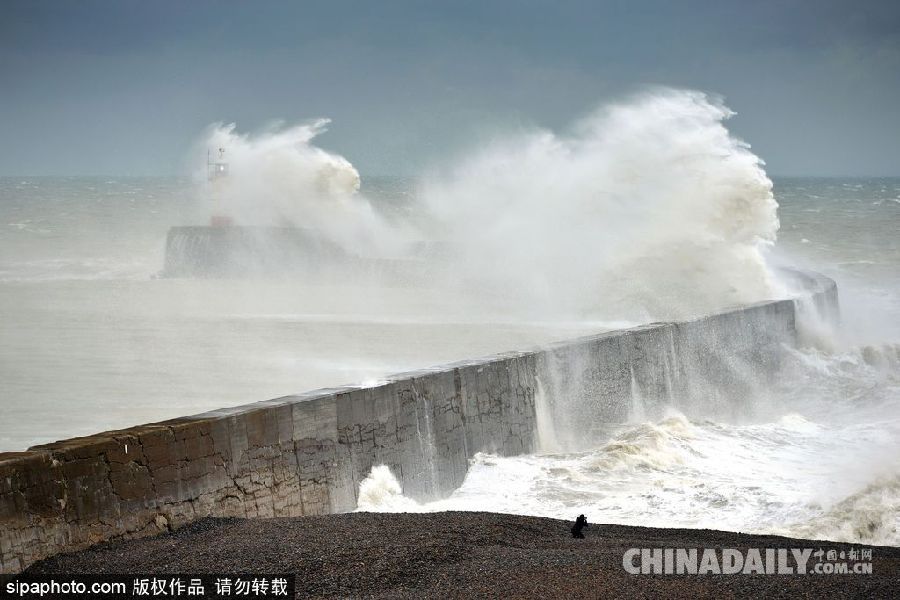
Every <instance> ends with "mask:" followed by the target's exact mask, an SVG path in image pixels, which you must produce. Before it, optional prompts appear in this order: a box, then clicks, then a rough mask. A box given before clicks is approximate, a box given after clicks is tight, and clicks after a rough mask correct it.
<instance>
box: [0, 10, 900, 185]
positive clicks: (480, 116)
mask: <svg viewBox="0 0 900 600" xmlns="http://www.w3.org/2000/svg"><path fill="white" fill-rule="evenodd" d="M654 84H663V85H669V86H676V87H688V88H694V89H700V90H704V91H710V92H715V93H718V94H721V95H723V96H724V97H725V99H726V102H727V104H728V105H729V106H730V107H731V108H732V109H734V110H735V111H737V113H738V116H737V117H735V118H734V119H733V120H732V122H731V125H730V126H731V127H732V129H733V130H734V131H736V132H737V133H738V134H739V135H740V136H741V137H743V138H744V139H745V140H746V141H748V142H749V143H750V144H751V145H752V146H753V148H754V150H755V151H756V152H757V153H758V154H759V155H760V156H762V157H763V158H764V159H765V160H766V162H767V163H768V165H769V167H768V170H769V172H770V173H773V174H776V175H778V174H781V175H791V174H797V175H898V174H900V1H898V0H885V1H867V0H855V1H845V2H834V1H831V0H778V1H767V0H763V1H760V0H756V1H753V2H748V1H744V0H741V1H730V0H727V1H726V0H710V1H702V2H701V1H690V0H679V1H671V0H659V1H641V0H627V1H622V2H618V1H606V2H604V1H600V0H593V1H583V2H582V1H572V2H567V1H564V0H553V1H526V0H522V1H511V0H509V1H490V0H476V1H471V2H470V1H463V0H447V1H445V2H426V1H422V0H420V1H409V2H405V1H388V0H384V1H371V0H370V1H363V0H361V1H359V2H344V1H340V0H329V1H327V2H299V1H298V2H268V1H257V2H210V1H204V0H190V1H179V2H167V1H161V0H153V1H143V0H141V1H131V0H109V1H105V2H96V1H79V2H68V1H64V0H58V1H55V2H45V1H41V0H25V1H19V0H2V2H0V175H11V174H15V175H20V174H174V173H181V172H183V171H184V169H185V165H186V164H187V160H186V159H187V156H186V155H187V153H188V151H189V149H190V147H191V144H192V142H193V140H195V139H196V138H197V136H198V135H199V133H200V132H201V131H202V130H203V128H204V127H205V126H206V125H207V124H209V123H211V122H214V121H226V122H232V121H233V122H237V124H238V128H239V129H240V130H249V131H252V130H254V129H258V128H260V127H263V126H264V125H266V124H267V123H269V122H271V121H272V120H274V119H283V120H285V121H287V122H297V121H302V120H306V119H310V118H315V117H330V118H332V119H333V123H332V125H331V128H330V131H329V132H328V133H327V134H326V135H325V136H323V137H322V138H321V140H320V143H321V145H323V146H324V147H326V148H328V149H330V150H334V151H337V152H339V153H341V154H343V155H344V156H346V157H347V158H348V159H349V160H350V161H351V162H353V164H354V165H356V166H357V168H358V169H359V170H360V171H361V172H362V173H363V174H414V173H416V172H419V171H420V170H421V169H423V168H428V167H430V166H432V165H435V164H440V162H441V161H442V160H444V159H446V157H447V156H448V155H452V154H455V153H457V152H460V151H461V150H462V149H463V148H466V147H470V146H472V145H475V144H478V143H479V141H484V140H486V139H489V138H490V137H492V136H495V135H502V133H503V132H504V131H509V130H517V129H521V128H523V127H531V126H542V127H550V128H554V129H561V128H565V127H566V126H567V125H568V124H569V123H571V122H572V121H573V120H575V119H577V118H578V117H580V116H582V115H584V114H585V113H587V112H589V111H590V110H591V109H592V108H593V107H595V106H597V105H599V104H601V103H603V102H604V101H608V100H616V99H621V98H623V97H626V96H627V95H628V94H629V93H633V92H635V91H636V90H640V89H641V88H642V87H644V86H647V85H654Z"/></svg>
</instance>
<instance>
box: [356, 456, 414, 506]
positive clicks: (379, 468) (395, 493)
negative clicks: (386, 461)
mask: <svg viewBox="0 0 900 600" xmlns="http://www.w3.org/2000/svg"><path fill="white" fill-rule="evenodd" d="M418 506H419V505H418V504H417V503H416V501H415V500H412V499H410V498H407V497H406V496H404V495H403V488H402V487H401V486H400V482H399V481H397V478H396V477H395V476H394V474H393V473H392V472H391V469H390V468H389V467H388V466H387V465H376V466H374V467H372V470H371V471H370V473H369V475H368V476H367V477H366V478H365V479H363V480H362V481H361V482H360V484H359V499H358V500H357V508H356V509H357V510H358V511H366V512H418V511H419V510H421V509H419V508H418Z"/></svg>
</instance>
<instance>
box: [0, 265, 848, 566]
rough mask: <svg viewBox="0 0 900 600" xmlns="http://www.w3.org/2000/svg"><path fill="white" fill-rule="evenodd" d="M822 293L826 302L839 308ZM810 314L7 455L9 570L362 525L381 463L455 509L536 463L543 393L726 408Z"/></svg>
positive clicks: (421, 375)
mask: <svg viewBox="0 0 900 600" xmlns="http://www.w3.org/2000/svg"><path fill="white" fill-rule="evenodd" d="M822 281H825V282H826V283H827V281H826V280H822ZM820 283H822V282H820ZM823 285H824V284H823ZM823 285H820V286H819V287H816V289H815V291H814V292H812V296H814V297H815V298H817V299H818V300H816V301H819V300H821V303H822V304H823V306H824V305H828V304H829V299H828V297H827V296H828V294H829V293H831V294H832V296H833V300H834V302H835V303H836V292H834V288H833V283H832V287H831V288H829V289H830V290H831V292H829V289H826V288H825V287H823ZM795 311H796V304H795V302H792V301H788V300H785V301H776V302H767V303H762V304H759V305H755V306H750V307H742V308H738V309H735V310H730V311H725V312H723V313H721V314H717V315H712V316H709V317H704V318H703V319H698V320H694V321H690V322H685V323H661V324H653V325H647V326H644V327H639V328H635V329H629V330H624V331H615V332H609V333H604V334H601V335H596V336H590V337H585V338H580V339H577V340H573V341H570V342H565V343H560V344H556V345H554V346H552V347H549V348H542V349H536V350H532V351H527V352H516V353H509V354H503V355H497V356H492V357H488V358H484V359H480V360H475V361H470V362H465V363H459V364H454V365H447V366H445V367H440V368H435V369H430V370H425V371H418V372H414V373H406V374H400V375H396V376H394V377H392V378H390V380H389V381H387V382H385V383H383V384H380V385H377V386H374V387H367V388H354V387H344V388H335V389H325V390H316V391H313V392H308V393H305V394H300V395H296V396H287V397H284V398H278V399H275V400H270V401H266V402H259V403H256V404H251V405H246V406H240V407H236V408H231V409H225V410H220V411H214V412H210V413H205V414H201V415H196V416H192V417H184V418H180V419H174V420H172V421H166V422H162V423H155V424H150V425H143V426H139V427H133V428H130V429H126V430H122V431H112V432H106V433H101V434H98V435H95V436H90V437H85V438H76V439H71V440H65V441H61V442H56V443H53V444H48V445H44V446H37V447H34V448H31V449H30V450H29V451H27V452H19V453H5V454H0V572H17V571H19V570H21V569H23V568H25V567H27V566H28V565H29V564H31V563H32V562H34V561H36V560H39V559H41V558H44V557H46V556H49V555H51V554H54V553H56V552H60V551H63V550H74V549H78V548H84V547H86V546H89V545H91V544H94V543H97V542H99V541H102V540H107V539H110V538H114V537H121V536H126V537H127V536H144V535H152V534H155V533H158V532H160V531H163V530H166V529H171V528H176V527H179V526H181V525H183V524H185V523H188V522H191V521H193V520H195V519H198V518H201V517H204V516H208V515H214V516H241V517H244V516H246V517H255V516H296V515H310V514H323V513H331V512H341V511H349V510H352V509H353V508H355V506H356V494H357V493H358V487H359V483H360V481H361V480H362V479H363V478H364V477H366V475H367V474H368V473H369V470H370V469H371V467H372V466H373V465H376V464H387V465H389V466H390V467H391V470H392V471H393V472H394V473H395V474H396V475H397V477H398V478H399V479H400V481H401V483H402V484H403V487H404V493H406V494H408V495H410V496H411V497H413V498H417V499H427V498H434V497H439V496H443V495H446V494H448V493H449V492H450V491H452V490H453V489H455V488H456V487H457V486H458V485H459V484H460V483H461V482H462V480H463V478H464V477H465V474H466V469H467V466H468V459H469V458H470V457H472V456H473V455H474V454H475V453H476V452H479V451H490V452H495V453H499V454H503V455H513V454H520V453H525V452H530V451H533V450H534V449H535V445H536V410H535V394H536V390H538V389H543V395H544V396H547V397H549V398H550V399H551V402H553V404H554V408H555V409H556V411H557V413H561V412H562V411H561V408H562V407H563V405H564V402H567V401H577V402H579V403H580V404H578V405H577V409H578V411H580V413H579V414H578V415H577V419H574V420H573V421H572V423H569V425H571V426H572V428H573V431H584V430H588V429H590V426H591V424H592V423H598V422H602V421H606V422H610V421H612V422H615V421H621V420H622V419H624V418H625V416H627V414H628V411H629V410H630V409H631V407H632V405H633V403H634V398H635V387H636V386H638V387H640V388H641V393H640V398H641V402H643V403H645V404H646V406H647V407H650V408H652V406H653V405H654V403H657V404H658V403H660V402H662V401H672V402H676V403H677V402H678V398H679V397H681V391H683V390H684V389H686V387H685V386H687V380H688V378H689V375H690V373H692V372H695V371H698V372H702V373H703V374H704V376H703V378H702V381H703V384H704V385H708V386H709V389H710V390H711V391H712V392H715V393H711V394H710V395H709V398H711V400H710V401H711V402H713V403H715V402H718V401H719V400H721V399H722V398H725V397H726V395H728V394H732V395H731V396H728V397H734V396H733V393H734V391H735V390H740V389H741V386H742V385H745V384H747V382H745V381H743V375H742V372H743V371H742V369H743V367H745V366H747V367H749V366H752V367H753V368H754V369H756V370H757V371H762V372H767V371H771V370H774V369H776V368H777V363H778V360H779V356H780V348H781V347H782V344H784V343H792V342H793V341H794V337H795V332H796V328H795ZM727 356H731V357H736V358H734V359H729V360H733V361H735V362H733V363H732V364H721V361H722V360H724V359H723V358H722V357H727ZM760 367H762V368H761V369H760ZM748 381H749V379H748ZM694 384H695V381H692V382H691V385H692V386H693V385H694ZM573 399H574V400H573ZM568 408H571V406H569V407H568ZM569 413H570V414H571V410H570V411H569ZM559 418H560V419H564V415H562V414H560V417H559ZM561 422H562V423H563V425H565V424H566V423H565V421H561ZM575 423H577V424H578V426H577V427H576V426H575V425H574V424H575Z"/></svg>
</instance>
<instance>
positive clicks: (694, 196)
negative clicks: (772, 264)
mask: <svg viewBox="0 0 900 600" xmlns="http://www.w3.org/2000/svg"><path fill="white" fill-rule="evenodd" d="M731 115H732V113H731V111H730V110H729V109H728V108H726V107H725V106H724V105H723V104H721V102H719V101H717V100H715V99H711V98H709V97H707V96H706V95H704V94H701V93H698V92H687V91H676V90H660V91H658V92H656V93H647V94H643V95H641V96H638V97H635V98H633V99H632V100H631V101H629V102H627V103H622V104H615V105H611V106H606V107H603V108H601V109H599V110H597V111H596V112H595V113H594V114H592V115H590V116H588V117H587V118H585V119H583V120H581V121H580V122H578V123H577V124H576V125H575V127H574V128H573V130H572V131H571V132H570V133H568V134H566V135H561V134H556V133H553V132H550V131H532V132H524V133H522V134H521V135H519V136H515V137H512V138H510V139H504V140H499V141H497V142H495V143H494V144H493V145H492V146H491V147H488V148H486V149H483V150H478V151H476V152H474V153H473V154H472V155H471V156H467V157H465V158H464V159H463V160H462V162H461V164H459V165H457V166H456V167H454V168H451V169H449V170H448V172H447V173H445V174H442V175H439V176H436V177H435V178H433V179H431V180H429V181H427V182H426V184H425V187H424V190H423V196H424V202H425V204H426V206H427V208H428V209H429V210H428V212H429V214H433V215H434V216H435V221H436V226H435V230H436V231H439V232H440V235H441V236H442V238H443V239H446V240H450V243H451V244H453V245H454V250H455V253H456V256H458V257H459V262H458V264H455V265H454V267H455V268H454V270H453V278H454V279H456V280H460V281H465V282H466V284H467V285H475V286H478V287H483V288H486V289H505V290H513V291H514V292H515V293H514V295H513V296H514V300H512V302H513V303H516V304H519V305H521V306H523V307H524V308H526V309H531V310H534V311H535V312H539V313H541V314H548V313H550V314H558V313H560V312H566V311H569V312H571V313H573V314H577V315H579V316H582V317H584V316H588V315H590V316H594V317H600V318H603V319H625V320H633V321H646V320H659V319H666V318H678V317H684V316H687V315H696V314H701V313H704V312H708V311H709V310H712V309H716V308H721V307H722V306H728V305H734V304H739V303H744V302H753V301H757V300H761V299H764V298H768V297H771V296H772V295H773V294H774V293H775V291H776V285H775V282H774V280H773V278H772V277H771V275H770V274H769V271H768V269H767V268H766V264H765V259H764V251H765V249H766V247H767V246H768V245H769V244H771V243H772V242H773V241H774V240H775V234H776V231H777V229H778V219H777V216H776V208H777V204H776V202H775V199H774V197H773V195H772V182H771V181H770V180H769V178H768V177H767V176H766V174H765V172H764V171H763V169H762V165H761V162H760V160H759V159H758V158H757V157H756V156H755V155H754V154H753V153H752V152H750V150H749V147H748V146H747V145H746V144H744V143H743V142H741V141H740V140H737V139H736V138H734V137H733V136H731V135H730V134H729V132H728V130H727V129H726V128H725V126H724V121H725V120H726V119H727V118H729V117H730V116H731ZM488 257H489V258H488Z"/></svg>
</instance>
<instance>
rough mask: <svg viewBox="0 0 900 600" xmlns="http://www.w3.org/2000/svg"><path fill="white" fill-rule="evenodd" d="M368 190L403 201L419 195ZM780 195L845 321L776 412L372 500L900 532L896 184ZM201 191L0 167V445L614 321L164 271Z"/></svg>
mask: <svg viewBox="0 0 900 600" xmlns="http://www.w3.org/2000/svg"><path fill="white" fill-rule="evenodd" d="M367 185H368V186H369V188H368V189H367V187H366V186H367ZM363 189H364V191H368V193H369V195H370V198H372V199H373V201H374V202H376V203H379V202H380V203H382V204H381V208H382V209H383V212H385V213H387V214H388V215H389V216H391V215H393V216H397V215H403V214H404V211H405V210H407V205H408V203H407V202H406V201H405V200H404V198H408V197H409V196H410V195H412V194H413V190H412V187H411V185H410V184H409V183H408V182H404V181H401V180H389V179H385V180H376V181H375V182H369V183H366V181H365V180H364V186H363ZM775 195H776V198H777V199H778V201H779V203H780V205H781V206H780V209H779V216H780V219H781V230H780V232H779V242H778V244H777V245H776V248H775V251H774V253H773V254H772V256H771V260H772V261H773V262H778V261H781V262H786V263H790V264H800V265H801V266H806V267H810V268H815V269H817V270H820V271H823V272H825V273H826V274H828V275H830V276H832V277H834V278H835V279H836V280H837V281H838V284H839V286H840V291H841V297H842V306H843V310H844V317H845V322H846V325H847V327H846V330H845V331H843V332H842V333H840V334H839V335H838V336H837V337H836V338H835V339H834V340H833V343H832V345H831V346H830V347H826V346H823V347H820V348H817V349H814V348H809V349H804V350H800V351H797V352H795V353H793V354H792V358H791V361H790V364H789V365H788V369H787V372H786V375H785V377H784V379H783V381H782V382H781V384H780V385H779V386H777V387H776V388H774V389H772V390H769V393H768V394H767V397H766V398H765V399H764V401H765V403H766V405H767V406H769V407H770V409H769V410H768V411H767V412H766V413H765V414H764V415H762V416H760V415H759V414H757V416H756V417H755V419H754V420H752V421H750V420H748V421H746V422H732V423H725V422H713V421H707V420H703V419H698V418H696V417H694V418H687V417H685V416H684V415H682V414H680V413H677V412H674V411H672V412H670V414H669V415H668V416H667V417H666V418H665V419H662V420H660V421H655V422H639V421H635V422H632V423H629V424H624V425H621V426H618V427H615V428H613V429H611V430H609V431H608V435H607V437H606V438H605V439H602V440H597V443H596V444H595V445H594V446H593V447H591V448H588V449H585V450H582V451H580V452H575V453H566V454H541V455H533V456H524V457H516V458H499V457H494V456H489V455H479V456H478V457H476V459H475V460H474V461H473V465H472V468H471V470H470V473H469V475H468V477H467V479H466V481H465V484H464V485H463V486H462V488H461V489H460V490H458V491H457V492H456V493H454V494H453V496H452V497H450V498H448V499H445V500H441V501H438V502H437V503H433V504H429V505H425V506H420V505H416V504H415V503H413V502H412V501H410V500H408V499H405V498H403V497H402V496H399V495H398V493H397V491H396V490H394V492H392V491H391V485H390V481H389V480H390V477H389V474H387V475H385V474H383V473H382V474H381V475H380V477H381V479H379V480H378V481H376V482H375V484H373V485H372V486H371V487H372V488H373V490H375V491H374V492H373V493H372V494H370V495H367V496H366V497H365V498H364V501H363V508H368V509H382V510H384V509H402V510H436V509H445V508H463V509H487V510H499V511H508V512H523V513H529V514H542V515H549V516H557V517H563V518H571V517H572V516H574V515H576V514H579V513H582V512H583V513H585V514H587V515H588V516H589V518H590V519H591V520H593V521H606V522H621V523H634V524H647V525H665V526H687V527H716V528H724V529H733V530H741V531H773V532H782V533H791V534H795V535H804V536H810V537H827V538H832V539H849V540H860V541H867V542H872V543H888V544H895V545H896V544H898V543H900V537H898V529H900V523H898V519H900V480H898V473H900V465H898V457H900V359H898V346H897V345H896V344H897V343H898V342H900V236H898V232H900V180H898V179H861V180H841V179H784V180H776V188H775ZM193 197H194V190H193V189H192V185H191V183H190V182H189V181H187V180H178V179H109V178H3V179H0V315H2V317H0V451H3V450H20V449H23V448H25V447H27V446H29V445H32V444H36V443H42V442H47V441H52V440H54V439H59V438H64V437H69V436H74V435H83V434H89V433H95V432H97V431H100V430H104V429H110V428H118V427H125V426H129V425H134V424H137V423H141V422H146V421H151V420H159V419H163V418H168V417H174V416H179V415H184V414H189V413H195V412H200V411H203V410H207V409H213V408H219V407H223V406H229V405H237V404H242V403H246V402H252V401H256V400H261V399H266V398H270V397H274V396H278V395H284V394H289V393H293V392H298V391H302V390H307V389H311V388H315V387H320V386H325V385H333V384H340V383H348V382H359V381H363V380H366V379H373V378H378V377H380V376H383V375H385V374H388V373H390V372H395V371H403V370H406V369H411V368H415V367H421V366H427V365H431V364H438V363H442V362H447V361H451V360H456V359H461V358H466V357H471V356H474V355H480V354H486V353H489V352H495V351H502V350H508V349H513V348H521V347H526V346H531V345H534V344H536V343H540V342H544V341H548V340H551V339H559V338H564V337H569V336H571V335H575V334H578V333H584V332H588V331H595V330H597V329H598V328H601V327H604V326H607V325H609V326H612V325H614V324H607V323H601V322H588V321H578V320H575V321H560V320H548V321H541V320H535V319H530V320H522V319H519V318H514V317H512V316H510V315H509V314H508V313H507V312H506V311H504V303H503V298H498V299H497V300H496V302H495V303H494V304H492V305H489V306H488V307H487V308H486V309H485V307H484V304H480V305H479V308H480V310H479V311H478V312H477V314H475V313H473V311H471V310H467V308H466V307H467V298H466V297H465V295H464V294H462V293H461V292H460V291H459V290H456V291H448V290H440V291H437V292H436V291H429V290H410V289H409V288H388V289H384V290H380V292H379V294H378V295H377V296H375V297H373V296H371V295H367V294H361V293H360V292H359V290H356V289H354V287H353V285H352V283H348V284H347V285H346V286H343V285H338V286H336V285H330V286H327V287H326V286H311V285H306V284H303V283H302V282H295V281H284V280H282V281H278V280H253V281H237V280H215V281H193V280H165V279H157V278H155V277H154V276H155V274H156V273H157V272H158V271H159V269H160V268H161V266H162V258H163V244H164V238H165V233H166V230H167V229H168V227H169V226H171V225H173V224H183V223H191V222H202V221H203V219H204V218H205V215H203V214H202V211H201V210H199V209H198V207H197V203H196V202H193V200H192V198H193ZM454 294H456V295H454ZM376 479H377V478H376Z"/></svg>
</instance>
